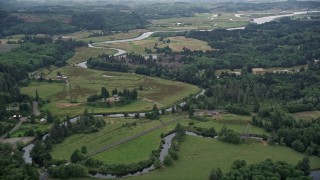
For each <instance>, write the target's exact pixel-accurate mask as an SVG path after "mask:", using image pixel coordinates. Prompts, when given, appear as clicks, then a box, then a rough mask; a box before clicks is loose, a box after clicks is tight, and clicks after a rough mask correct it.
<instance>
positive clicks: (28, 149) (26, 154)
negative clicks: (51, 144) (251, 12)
mask: <svg viewBox="0 0 320 180" xmlns="http://www.w3.org/2000/svg"><path fill="white" fill-rule="evenodd" d="M309 12H319V11H303V12H294V13H292V14H284V15H277V16H267V17H262V18H256V19H254V20H253V22H254V23H256V24H263V23H266V22H270V21H273V20H275V19H276V18H280V17H289V16H295V15H303V14H307V13H309ZM235 16H236V17H238V16H239V17H240V16H241V15H240V14H236V15H235ZM239 29H245V27H237V28H229V29H227V30H239ZM170 32H171V31H170ZM153 33H155V32H146V33H143V34H142V35H141V36H138V37H136V38H130V39H124V40H113V41H105V42H98V43H93V44H89V45H88V47H90V48H99V49H101V48H104V47H98V46H95V45H99V44H112V43H122V42H132V41H140V40H144V39H146V38H148V37H150V36H151V35H152V34H153ZM109 49H113V50H116V51H118V52H117V53H115V54H114V56H123V55H125V54H126V51H125V50H122V49H116V48H109ZM77 66H79V67H82V68H88V67H87V62H86V61H85V62H82V63H79V64H77ZM203 94H204V90H202V92H201V93H199V94H198V95H197V96H196V97H198V96H199V95H203ZM184 104H185V102H181V103H179V105H181V106H183V105H184ZM171 110H172V108H171V107H170V108H167V109H166V111H167V112H171ZM135 114H136V113H130V114H128V116H129V117H134V116H135ZM139 115H140V117H144V116H145V113H144V112H141V113H139ZM97 116H102V115H97ZM124 116H125V115H124V114H110V115H107V117H124ZM78 119H79V117H75V118H72V119H70V121H71V122H73V123H74V122H76V121H77V120H78ZM62 125H63V124H62ZM187 135H192V136H198V135H197V134H195V133H192V132H187ZM47 136H49V134H47V135H45V136H44V137H43V140H44V139H45V138H46V137H47ZM174 136H175V133H173V134H170V135H168V136H166V137H165V138H164V140H165V143H164V144H163V146H162V150H161V152H160V157H159V159H160V161H163V159H164V157H165V156H166V155H167V154H168V150H169V148H170V147H171V140H172V138H173V137H174ZM33 147H34V144H29V145H28V146H26V147H24V148H23V150H24V154H23V158H24V160H25V162H26V163H28V164H31V163H32V158H31V156H30V152H31V150H32V148H33ZM152 170H154V166H153V165H152V166H150V167H148V168H145V169H143V170H142V171H141V172H137V173H135V174H128V175H126V176H136V175H140V174H144V173H148V172H150V171H152ZM94 177H97V178H116V176H113V175H110V174H109V175H102V174H99V173H98V174H96V175H94ZM311 177H314V178H315V179H316V178H318V177H320V171H313V172H312V173H311Z"/></svg>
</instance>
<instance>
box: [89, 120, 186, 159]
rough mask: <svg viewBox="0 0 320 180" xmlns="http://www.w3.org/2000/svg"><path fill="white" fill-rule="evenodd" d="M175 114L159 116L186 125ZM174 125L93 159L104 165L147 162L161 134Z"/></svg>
mask: <svg viewBox="0 0 320 180" xmlns="http://www.w3.org/2000/svg"><path fill="white" fill-rule="evenodd" d="M176 116H181V115H177V114H173V115H166V116H161V120H162V119H176V118H177V119H178V120H179V121H178V122H179V123H180V124H183V125H186V124H187V123H188V122H190V120H188V119H187V118H184V117H176ZM176 125H177V122H176V123H172V124H170V125H168V126H166V127H163V128H161V129H159V130H156V131H154V132H151V133H149V134H146V135H143V136H141V137H139V138H138V139H135V140H132V141H129V142H127V143H124V144H121V145H119V146H116V147H114V148H111V149H109V150H107V151H104V152H102V153H99V154H97V155H95V156H93V158H94V159H97V160H100V161H103V162H105V163H110V164H112V163H124V164H129V163H135V162H139V161H142V160H147V159H148V158H149V156H150V154H151V151H152V150H157V149H158V147H159V145H160V142H161V137H160V136H161V134H165V133H168V132H170V131H172V130H173V129H174V128H175V126H176Z"/></svg>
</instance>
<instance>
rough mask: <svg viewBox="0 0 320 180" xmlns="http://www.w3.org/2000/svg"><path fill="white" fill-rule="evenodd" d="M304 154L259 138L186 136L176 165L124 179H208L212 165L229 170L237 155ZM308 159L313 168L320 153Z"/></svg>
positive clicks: (289, 158) (254, 159)
mask: <svg viewBox="0 0 320 180" xmlns="http://www.w3.org/2000/svg"><path fill="white" fill-rule="evenodd" d="M304 156H305V154H301V153H298V152H296V151H294V150H292V149H290V148H287V147H283V146H270V145H267V144H264V143H259V142H256V143H252V144H241V145H234V144H228V143H224V142H220V141H218V140H216V139H211V138H201V137H193V136H187V138H186V140H185V142H183V143H182V144H181V146H180V151H179V160H178V161H174V165H173V166H170V167H164V168H163V169H160V170H156V171H153V172H150V173H148V174H145V175H142V176H136V177H128V178H123V179H155V180H156V179H177V180H179V179H181V180H182V179H183V180H189V179H190V180H194V179H208V178H209V174H210V171H211V169H212V168H213V167H220V168H221V169H222V171H223V172H224V173H226V172H228V171H229V170H231V166H232V163H233V162H234V161H235V160H238V159H240V160H245V161H246V162H247V164H253V163H258V162H261V161H264V160H266V159H268V158H269V159H272V160H273V161H286V162H288V163H289V164H292V165H296V164H297V163H298V161H299V160H302V158H303V157H304ZM309 159H310V161H311V168H312V169H314V168H319V167H320V158H319V157H315V156H312V157H309Z"/></svg>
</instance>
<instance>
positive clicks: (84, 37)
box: [64, 29, 148, 42]
mask: <svg viewBox="0 0 320 180" xmlns="http://www.w3.org/2000/svg"><path fill="white" fill-rule="evenodd" d="M147 31H148V30H146V29H135V30H132V31H129V32H127V33H115V34H113V35H109V36H99V37H89V36H90V34H92V33H94V32H101V31H99V30H91V31H80V32H75V33H70V34H65V35H64V36H66V37H70V38H72V39H76V40H79V41H85V42H102V41H112V40H119V39H129V38H135V37H138V36H140V35H141V34H142V33H144V32H147Z"/></svg>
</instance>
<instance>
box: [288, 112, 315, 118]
mask: <svg viewBox="0 0 320 180" xmlns="http://www.w3.org/2000/svg"><path fill="white" fill-rule="evenodd" d="M292 115H293V117H294V118H295V119H297V120H300V119H301V120H312V119H316V118H319V117H320V111H305V112H298V113H293V114H292Z"/></svg>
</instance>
